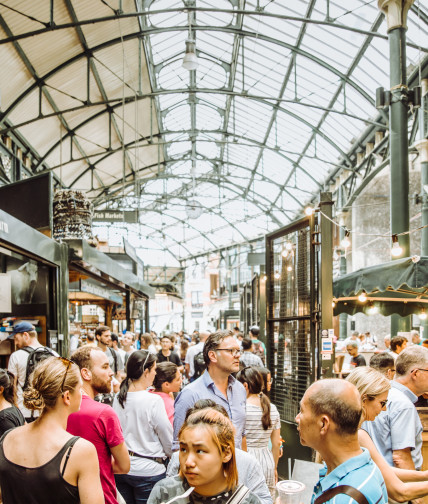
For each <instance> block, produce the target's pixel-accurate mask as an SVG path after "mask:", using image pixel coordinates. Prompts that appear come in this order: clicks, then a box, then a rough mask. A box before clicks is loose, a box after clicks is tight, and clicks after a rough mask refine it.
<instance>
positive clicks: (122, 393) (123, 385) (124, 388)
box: [117, 377, 131, 408]
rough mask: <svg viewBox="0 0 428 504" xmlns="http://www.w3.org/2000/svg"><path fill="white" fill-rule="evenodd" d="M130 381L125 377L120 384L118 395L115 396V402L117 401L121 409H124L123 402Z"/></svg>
mask: <svg viewBox="0 0 428 504" xmlns="http://www.w3.org/2000/svg"><path fill="white" fill-rule="evenodd" d="M130 381H131V380H130V379H129V378H128V377H126V378H125V379H124V380H123V381H122V383H121V384H120V389H119V393H118V394H117V400H118V401H119V404H120V405H121V406H122V408H125V401H126V396H127V395H128V389H129V382H130Z"/></svg>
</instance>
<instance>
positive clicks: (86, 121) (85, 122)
mask: <svg viewBox="0 0 428 504" xmlns="http://www.w3.org/2000/svg"><path fill="white" fill-rule="evenodd" d="M188 92H189V90H188V89H183V90H176V91H175V92H174V93H168V92H165V93H163V94H180V93H188ZM195 92H196V93H198V92H199V91H198V90H196V91H195ZM206 92H207V93H212V94H220V92H219V91H218V90H217V93H216V91H213V90H207V91H206ZM154 94H155V93H151V94H150V96H148V95H142V96H138V97H137V98H136V99H137V100H143V99H146V98H149V97H151V96H152V95H154ZM223 94H234V93H227V92H224V93H223ZM237 94H238V95H239V96H241V95H240V94H239V93H237ZM248 99H250V100H254V101H257V102H260V103H263V104H264V105H267V106H269V107H272V108H276V109H277V110H279V111H281V112H283V113H284V114H286V115H289V116H291V117H293V118H294V119H296V121H299V122H301V123H302V124H304V125H305V126H307V127H308V128H309V129H310V130H312V132H313V133H316V134H317V135H319V136H320V137H321V138H323V139H324V140H325V141H326V142H327V143H329V144H330V145H331V146H332V147H333V148H334V149H335V150H336V151H337V152H338V153H339V154H340V155H341V156H342V157H343V158H344V159H347V160H348V162H349V163H350V159H349V158H348V156H347V154H346V153H345V152H344V151H343V150H342V149H341V148H340V147H339V146H338V145H337V144H336V143H335V142H334V141H333V140H332V139H331V138H330V137H329V136H327V135H326V134H325V133H323V132H322V131H321V130H320V129H319V128H317V127H316V126H314V125H313V124H311V123H310V122H308V121H307V120H306V119H303V118H302V117H300V116H298V115H297V114H295V113H294V112H291V111H289V110H287V109H285V108H284V107H281V106H280V105H277V104H273V103H270V101H268V100H266V99H262V98H252V97H248ZM132 101H135V98H133V99H132V100H130V101H129V102H128V103H131V102H132ZM122 106H123V103H122V102H118V103H115V104H114V105H110V106H109V107H107V108H106V109H103V110H100V111H98V112H96V113H95V114H93V115H92V116H90V117H87V118H85V119H84V120H83V121H82V122H81V123H79V124H77V125H76V126H75V127H74V128H73V129H72V130H68V131H66V132H65V133H64V135H63V136H62V137H61V138H60V139H59V140H57V141H56V142H55V143H54V144H52V146H51V147H50V148H49V149H48V150H47V151H46V152H45V153H44V155H43V156H42V157H40V159H39V160H38V162H37V164H36V166H35V170H37V168H38V167H39V166H40V165H41V164H42V163H43V162H44V161H45V160H46V158H47V157H48V156H49V155H50V154H51V153H52V152H53V151H54V150H55V149H57V148H58V147H59V146H60V145H61V143H62V142H64V140H66V139H67V138H70V137H72V136H74V135H75V133H76V131H78V130H79V129H80V128H83V127H84V126H86V125H88V124H89V123H90V122H92V121H94V120H96V119H98V118H99V117H101V116H103V115H104V114H107V113H110V112H111V111H112V110H115V109H116V108H120V107H122ZM64 113H65V112H64ZM361 120H362V121H364V119H361ZM183 131H189V130H183ZM213 131H215V132H218V133H220V134H223V135H224V134H225V132H224V131H221V130H213ZM161 133H162V134H164V135H165V134H170V132H169V131H162V132H161ZM229 135H230V136H236V135H233V134H232V133H229ZM152 136H154V135H152ZM149 139H150V136H148V137H145V140H149ZM308 175H309V174H308ZM309 176H310V177H311V175H309ZM311 178H312V177H311ZM313 180H314V181H315V179H313Z"/></svg>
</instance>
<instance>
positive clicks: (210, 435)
mask: <svg viewBox="0 0 428 504" xmlns="http://www.w3.org/2000/svg"><path fill="white" fill-rule="evenodd" d="M234 436H235V433H234V428H233V426H232V423H231V421H230V420H229V419H228V418H226V417H225V416H224V415H223V414H222V413H220V412H219V411H216V410H214V409H202V410H200V411H195V412H194V413H192V414H190V415H189V416H188V417H187V418H186V420H185V422H184V424H183V425H182V427H181V429H180V432H179V435H178V440H179V443H180V449H179V459H180V472H179V475H178V476H173V477H171V478H167V479H165V480H162V481H159V482H158V483H157V484H156V485H155V487H154V488H153V490H152V492H151V494H150V497H149V500H148V501H147V502H148V504H160V503H161V502H167V501H169V500H170V499H171V498H174V497H178V496H180V500H181V502H183V503H188V502H192V504H196V503H201V502H205V501H207V500H209V501H210V503H213V504H225V503H226V502H227V503H228V504H235V503H237V502H239V503H241V504H258V503H259V502H260V501H259V499H258V497H256V496H255V495H254V494H253V493H251V492H250V491H249V490H248V488H247V487H245V486H244V485H239V484H238V471H237V468H236V457H235V437H234ZM189 496H190V497H189Z"/></svg>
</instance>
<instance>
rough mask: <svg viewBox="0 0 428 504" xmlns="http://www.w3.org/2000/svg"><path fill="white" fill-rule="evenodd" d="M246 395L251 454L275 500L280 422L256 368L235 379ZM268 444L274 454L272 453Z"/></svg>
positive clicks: (246, 423) (247, 427)
mask: <svg viewBox="0 0 428 504" xmlns="http://www.w3.org/2000/svg"><path fill="white" fill-rule="evenodd" d="M236 378H237V380H239V381H240V382H241V383H242V384H243V385H244V387H245V390H246V391H247V416H246V421H245V431H246V433H247V449H248V452H249V453H251V454H252V455H254V457H255V458H256V459H257V460H258V461H259V462H260V465H261V466H262V469H263V472H264V475H265V478H266V483H267V486H268V487H269V491H270V492H271V495H272V497H273V498H274V496H275V483H276V480H277V479H278V477H277V470H276V468H277V466H278V459H279V454H280V449H281V434H280V427H281V424H280V418H279V413H278V410H277V409H276V406H275V405H274V404H271V402H270V401H269V398H268V397H267V396H266V395H265V394H264V393H263V388H264V384H263V377H262V375H261V373H260V372H259V371H258V370H257V368H255V367H251V366H248V367H245V368H243V369H241V371H239V373H238V374H237V375H236ZM269 440H270V441H271V442H272V450H270V449H269Z"/></svg>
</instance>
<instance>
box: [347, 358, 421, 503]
mask: <svg viewBox="0 0 428 504" xmlns="http://www.w3.org/2000/svg"><path fill="white" fill-rule="evenodd" d="M346 379H347V381H349V382H351V383H352V384H354V385H355V386H356V387H357V389H358V391H359V393H360V395H361V400H362V403H363V414H362V418H361V423H363V422H364V421H366V422H372V421H373V420H374V419H375V418H376V417H377V416H378V415H379V414H380V412H381V411H385V410H386V405H387V403H388V392H389V389H390V388H391V384H390V381H389V380H388V379H387V378H386V376H385V375H383V374H382V373H380V372H379V371H377V370H376V369H373V368H371V367H367V366H361V367H358V368H356V369H354V370H353V371H352V372H351V373H350V374H349V375H348V377H347V378H346ZM358 439H359V442H360V446H361V447H363V448H366V449H367V450H368V451H369V453H370V456H371V458H372V459H373V462H374V463H375V464H376V465H377V466H378V467H379V469H380V471H381V473H382V476H383V479H384V480H385V485H386V489H387V491H388V497H390V498H391V499H394V500H396V501H398V502H407V501H409V500H413V499H418V498H419V497H423V496H424V495H427V494H428V481H426V480H427V479H428V471H413V470H409V469H399V468H398V467H391V466H390V465H388V463H387V462H386V460H385V459H384V458H383V457H382V455H381V454H380V453H379V452H378V450H377V448H376V446H375V444H374V443H373V440H372V439H371V437H370V436H369V434H368V433H367V432H366V431H365V430H363V429H362V428H360V430H359V431H358Z"/></svg>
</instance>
